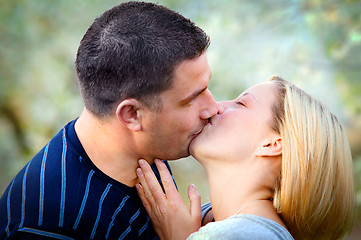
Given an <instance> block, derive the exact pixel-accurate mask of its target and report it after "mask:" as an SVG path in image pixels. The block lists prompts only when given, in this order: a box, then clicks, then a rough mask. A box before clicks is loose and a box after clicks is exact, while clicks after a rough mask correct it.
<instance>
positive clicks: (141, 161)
mask: <svg viewBox="0 0 361 240" xmlns="http://www.w3.org/2000/svg"><path fill="white" fill-rule="evenodd" d="M138 163H139V166H141V167H144V166H145V162H144V160H142V159H140V160H139V161H138Z"/></svg>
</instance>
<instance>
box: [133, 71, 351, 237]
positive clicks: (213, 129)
mask: <svg viewBox="0 0 361 240" xmlns="http://www.w3.org/2000/svg"><path fill="white" fill-rule="evenodd" d="M190 152H191V154H192V155H193V156H194V157H195V158H196V159H197V160H198V161H199V162H200V163H201V164H202V165H203V166H204V167H205V169H206V170H207V175H208V181H209V186H210V197H211V204H212V209H213V216H214V219H215V222H214V223H209V224H207V225H206V226H204V227H202V228H200V229H199V227H200V218H201V214H200V212H201V210H200V197H199V194H197V192H196V191H195V188H194V186H190V188H189V193H188V195H189V197H190V200H191V207H190V208H191V209H190V212H187V209H186V207H185V205H184V204H183V203H182V204H180V203H181V199H180V196H179V194H178V193H177V191H176V188H175V186H174V185H173V182H172V180H171V177H170V175H169V174H168V173H167V171H166V168H165V166H164V165H163V164H162V162H161V161H156V164H157V166H158V168H159V170H160V173H161V176H162V182H163V187H164V191H165V193H163V191H162V189H161V187H160V185H159V184H158V183H157V182H156V180H155V177H154V176H153V173H152V172H151V170H150V167H149V165H148V164H147V163H146V162H145V161H144V160H141V161H140V162H139V163H140V167H141V168H140V169H137V174H138V176H139V180H140V183H141V185H139V184H138V185H137V189H138V193H139V195H140V197H141V200H142V202H143V204H144V206H145V208H146V209H147V212H148V213H149V215H150V217H151V219H152V223H153V225H154V227H155V229H157V230H156V231H157V233H158V234H159V236H160V238H161V239H185V238H186V237H187V236H188V235H189V234H190V233H192V232H194V233H193V234H191V235H190V236H189V238H188V239H292V237H293V238H294V239H340V238H342V237H343V236H345V235H346V234H347V233H349V232H350V231H351V229H352V225H353V220H354V206H355V193H354V185H353V166H352V159H351V153H350V148H349V145H348V142H347V137H346V135H345V132H344V130H343V128H342V126H341V124H340V123H339V121H338V120H337V118H336V117H335V116H334V115H333V114H332V113H331V112H329V111H328V110H327V108H326V107H324V106H323V105H322V104H321V103H319V102H318V101H316V100H315V99H313V98H312V97H311V96H309V95H308V94H306V93H305V92H304V91H302V90H301V89H299V88H297V87H296V86H294V85H293V84H291V83H289V82H287V81H285V80H283V79H281V78H279V77H273V78H272V79H271V81H270V82H266V83H261V84H258V85H255V86H253V87H251V88H249V89H248V90H246V91H245V92H244V93H242V94H241V95H240V96H239V97H238V98H237V99H235V100H234V101H227V102H220V103H219V113H218V115H216V116H215V117H213V118H212V119H211V120H210V122H209V124H208V125H207V126H205V127H204V129H203V131H202V133H201V134H199V136H197V137H196V138H195V139H194V140H193V141H192V143H191V145H190ZM291 235H292V236H291Z"/></svg>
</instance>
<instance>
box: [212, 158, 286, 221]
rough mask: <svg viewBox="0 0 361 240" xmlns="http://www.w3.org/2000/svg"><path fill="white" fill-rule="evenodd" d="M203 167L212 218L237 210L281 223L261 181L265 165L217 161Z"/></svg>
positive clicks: (270, 193)
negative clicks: (219, 162)
mask: <svg viewBox="0 0 361 240" xmlns="http://www.w3.org/2000/svg"><path fill="white" fill-rule="evenodd" d="M205 167H206V169H207V174H208V181H209V186H210V198H211V204H212V209H213V216H214V219H215V220H216V221H221V220H224V219H226V218H228V217H231V216H233V215H235V214H237V213H238V214H253V215H258V216H262V217H266V218H269V219H271V220H274V221H276V222H278V223H280V224H281V225H283V226H285V225H284V223H283V222H282V220H281V219H280V217H279V216H278V214H277V213H276V211H275V209H274V207H273V202H272V201H271V199H272V197H273V194H272V190H271V188H269V187H267V184H265V181H267V178H265V177H264V176H266V174H267V171H266V169H265V167H266V166H262V165H257V163H255V162H253V164H252V165H250V166H245V165H243V166H242V165H241V164H238V165H234V166H231V165H228V166H227V164H220V165H218V166H209V165H206V166H205ZM240 210H241V211H240ZM239 211H240V212H239Z"/></svg>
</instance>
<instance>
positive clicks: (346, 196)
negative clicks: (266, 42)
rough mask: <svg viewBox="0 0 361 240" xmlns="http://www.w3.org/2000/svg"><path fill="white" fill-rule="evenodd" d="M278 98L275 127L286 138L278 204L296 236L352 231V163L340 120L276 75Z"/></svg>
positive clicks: (334, 236)
mask: <svg viewBox="0 0 361 240" xmlns="http://www.w3.org/2000/svg"><path fill="white" fill-rule="evenodd" d="M271 81H273V82H274V83H275V84H276V86H277V89H278V99H279V101H278V102H277V103H276V104H275V106H274V109H273V110H274V119H275V120H274V122H273V126H272V127H273V128H274V130H275V131H277V132H278V133H280V135H281V138H282V170H281V176H280V181H279V185H278V186H277V187H276V189H275V193H274V206H275V208H276V210H277V212H278V213H279V214H280V216H281V217H282V218H283V220H284V221H285V223H286V225H287V227H288V229H289V231H290V232H291V234H292V235H293V237H294V238H295V239H340V238H342V237H343V236H345V235H346V234H347V233H349V232H350V231H351V230H352V226H353V222H354V211H355V192H354V183H353V165H352V158H351V151H350V147H349V144H348V140H347V136H346V134H345V131H344V130H343V128H342V126H341V124H340V123H339V121H338V119H337V118H336V117H335V116H334V115H333V114H332V113H331V112H330V111H329V110H328V109H327V108H326V107H325V106H323V105H322V104H321V103H320V102H319V101H317V100H315V99H314V98H312V97H311V96H310V95H308V94H307V93H305V92H304V91H302V90H301V89H299V88H297V87H296V86H295V85H293V84H291V83H290V82H287V81H285V80H283V79H281V78H279V77H272V78H271Z"/></svg>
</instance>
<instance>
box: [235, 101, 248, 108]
mask: <svg viewBox="0 0 361 240" xmlns="http://www.w3.org/2000/svg"><path fill="white" fill-rule="evenodd" d="M236 103H237V104H239V105H242V106H243V107H245V106H246V104H245V103H244V102H243V100H238V101H236Z"/></svg>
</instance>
